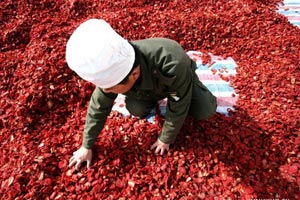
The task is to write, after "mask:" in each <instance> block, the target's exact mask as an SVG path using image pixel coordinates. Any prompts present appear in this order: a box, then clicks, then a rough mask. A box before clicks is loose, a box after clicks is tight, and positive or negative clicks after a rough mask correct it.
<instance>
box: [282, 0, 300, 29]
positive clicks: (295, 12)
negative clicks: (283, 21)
mask: <svg viewBox="0 0 300 200" xmlns="http://www.w3.org/2000/svg"><path fill="white" fill-rule="evenodd" d="M277 12H278V13H280V14H282V15H284V16H286V17H287V18H288V20H289V21H290V23H291V24H293V25H295V26H297V27H299V28H300V0H284V1H283V3H282V4H279V6H278V10H277Z"/></svg>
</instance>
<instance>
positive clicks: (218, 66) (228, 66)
mask: <svg viewBox="0 0 300 200" xmlns="http://www.w3.org/2000/svg"><path fill="white" fill-rule="evenodd" d="M197 67H198V69H200V70H207V69H209V70H211V69H215V70H218V69H228V70H234V69H235V68H236V64H235V63H232V62H230V63H215V64H213V65H211V66H209V65H201V64H199V65H197Z"/></svg>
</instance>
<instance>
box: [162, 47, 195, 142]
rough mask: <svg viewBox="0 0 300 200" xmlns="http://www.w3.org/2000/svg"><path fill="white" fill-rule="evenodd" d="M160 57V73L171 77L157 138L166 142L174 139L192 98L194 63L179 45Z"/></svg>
mask: <svg viewBox="0 0 300 200" xmlns="http://www.w3.org/2000/svg"><path fill="white" fill-rule="evenodd" d="M175 49H177V50H173V52H172V53H171V54H167V56H164V57H163V58H162V61H161V62H162V63H163V67H162V73H163V75H164V76H166V77H169V78H172V79H173V81H172V82H171V83H169V84H168V85H167V89H168V92H169V95H168V103H167V108H166V116H165V122H164V125H163V128H162V131H161V134H160V136H159V139H160V140H161V141H162V142H164V143H167V144H170V143H172V142H174V141H175V139H176V136H177V134H178V133H179V131H180V129H181V127H182V125H183V123H184V121H185V119H186V117H187V115H188V112H189V108H190V104H191V99H192V88H193V87H192V86H193V75H194V73H195V72H194V70H195V66H196V64H195V63H194V62H193V61H192V60H191V59H190V58H189V57H188V56H187V55H186V53H185V52H184V51H183V49H181V47H177V48H175Z"/></svg>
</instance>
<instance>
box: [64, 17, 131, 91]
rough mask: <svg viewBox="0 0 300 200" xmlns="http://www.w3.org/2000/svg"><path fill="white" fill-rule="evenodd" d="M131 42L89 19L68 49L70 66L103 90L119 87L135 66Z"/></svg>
mask: <svg viewBox="0 0 300 200" xmlns="http://www.w3.org/2000/svg"><path fill="white" fill-rule="evenodd" d="M134 59H135V53H134V49H133V47H132V46H131V45H130V43H129V42H128V41H127V40H125V39H124V38H122V37H121V36H120V35H119V34H118V33H116V32H115V31H114V30H113V29H112V27H111V26H110V25H109V24H108V23H107V22H105V21H104V20H101V19H89V20H87V21H86V22H84V23H82V24H81V25H80V26H79V27H78V28H77V29H76V30H75V31H74V33H73V34H72V35H71V37H70V39H69V40H68V42H67V47H66V60H67V63H68V65H69V67H70V68H71V69H72V70H73V71H75V72H76V73H77V74H78V75H79V76H80V77H81V78H83V79H84V80H86V81H89V82H91V83H93V84H95V85H96V86H98V87H100V88H110V87H112V86H115V85H117V84H119V83H120V82H121V81H122V80H123V79H124V78H125V77H126V76H127V75H128V74H129V72H130V70H131V69H132V67H133V63H134Z"/></svg>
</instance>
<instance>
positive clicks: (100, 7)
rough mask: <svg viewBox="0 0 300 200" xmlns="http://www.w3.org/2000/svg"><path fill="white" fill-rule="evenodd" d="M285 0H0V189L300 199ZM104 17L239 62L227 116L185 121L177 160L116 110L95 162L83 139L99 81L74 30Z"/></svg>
mask: <svg viewBox="0 0 300 200" xmlns="http://www.w3.org/2000/svg"><path fill="white" fill-rule="evenodd" d="M280 2H281V1H280V0H217V1H215V0H205V1H204V0H203V1H199V0H170V1H168V0H161V1H156V0H121V1H113V0H107V1H97V0H70V1H63V0H57V1H52V0H41V1H33V0H27V1H14V0H3V1H1V2H0V8H1V15H0V16H1V20H0V21H1V22H0V30H1V34H0V48H1V52H0V63H1V64H0V65H1V67H0V77H1V84H0V142H1V151H0V196H1V198H3V199H119V200H122V199H193V200H194V199H213V198H216V199H224V198H225V199H229V198H231V199H238V198H241V199H254V198H269V199H270V198H272V199H283V198H285V199H299V198H300V195H299V191H300V162H299V159H300V153H299V147H300V146H299V144H300V97H299V91H300V79H299V77H300V70H299V67H300V29H299V28H297V27H296V26H293V25H291V24H290V23H289V22H288V20H287V18H286V17H284V16H282V15H280V14H278V13H277V12H276V9H277V5H278V3H280ZM89 18H103V19H105V20H106V21H108V22H109V23H110V24H111V25H112V27H113V28H114V29H115V30H116V31H118V32H119V33H120V34H121V35H123V36H124V37H125V38H126V39H128V40H136V39H143V38H149V37H167V38H171V39H174V40H176V41H178V42H179V43H180V44H181V45H182V46H183V47H184V49H185V50H187V51H188V50H195V51H201V52H211V53H213V54H214V55H219V56H222V57H224V58H226V57H228V56H230V57H233V59H234V60H235V61H236V62H237V64H238V67H237V75H236V77H234V78H233V79H232V80H231V84H232V86H233V87H234V88H235V90H236V92H237V93H238V94H239V99H238V102H237V104H236V106H235V108H236V110H235V111H234V112H231V113H230V116H229V117H226V116H223V115H221V114H216V115H215V116H214V117H213V118H212V119H209V120H206V121H201V122H196V121H193V119H187V120H186V123H185V125H184V127H183V128H182V130H181V133H180V134H179V136H178V138H177V140H176V142H175V144H173V146H172V148H171V150H170V151H169V152H168V154H167V155H164V156H158V155H155V154H154V152H152V151H150V150H149V148H150V146H151V144H152V143H153V142H154V141H155V140H156V138H157V135H158V134H159V131H160V130H161V125H162V123H163V120H164V119H163V118H162V117H160V116H159V115H157V116H156V123H155V124H152V123H149V122H147V121H145V120H139V119H136V118H129V117H123V116H122V115H121V114H120V113H117V112H113V113H111V115H110V117H109V119H108V121H107V123H106V125H105V128H104V130H103V131H102V133H101V135H100V136H99V139H98V140H97V142H96V145H95V148H94V159H93V166H92V168H91V169H90V170H86V169H85V167H82V168H81V170H80V171H78V172H77V171H74V170H73V169H70V168H68V166H67V165H68V160H69V158H70V156H71V155H72V152H73V151H75V150H76V149H77V148H78V147H79V146H80V145H81V139H82V132H83V125H84V120H85V114H86V109H87V104H88V101H89V98H90V96H91V92H92V91H93V89H94V86H93V85H91V84H89V83H87V82H85V81H83V80H82V79H80V78H79V77H78V76H77V75H76V74H75V73H73V72H72V71H71V70H70V69H69V68H68V67H67V65H66V61H65V45H66V41H67V39H68V38H69V36H70V34H71V33H72V32H73V31H74V29H75V28H76V27H77V26H78V25H79V24H80V23H81V22H83V21H85V20H87V19H89Z"/></svg>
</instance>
